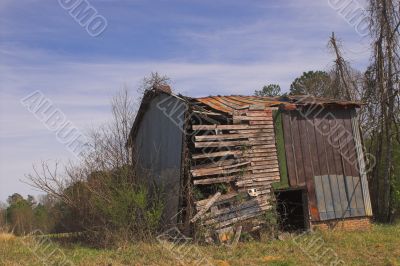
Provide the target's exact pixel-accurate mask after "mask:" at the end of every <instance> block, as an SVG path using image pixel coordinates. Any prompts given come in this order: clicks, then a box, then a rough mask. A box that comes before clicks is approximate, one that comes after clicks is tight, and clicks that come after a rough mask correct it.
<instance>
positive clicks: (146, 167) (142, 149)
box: [133, 94, 186, 224]
mask: <svg viewBox="0 0 400 266" xmlns="http://www.w3.org/2000/svg"><path fill="white" fill-rule="evenodd" d="M185 110H186V105H185V103H184V102H182V101H180V100H179V99H177V98H175V97H171V96H169V95H166V94H160V95H158V96H156V97H155V98H154V99H152V100H151V102H150V103H149V106H148V107H147V109H146V110H145V112H144V114H143V118H142V120H141V122H140V125H139V126H138V131H137V134H136V137H135V139H134V147H133V148H134V151H133V152H134V158H136V167H137V170H138V176H145V177H146V178H147V179H148V181H151V180H154V181H155V182H156V184H158V185H159V186H161V188H162V189H163V191H164V192H165V193H164V194H165V196H166V199H165V204H166V206H165V211H164V219H165V222H166V223H169V222H171V223H172V224H174V223H176V217H174V216H175V215H176V214H177V213H178V207H179V206H178V205H179V193H180V187H179V186H180V176H181V173H180V171H181V155H182V140H183V131H182V128H183V122H184V113H185ZM149 184H150V182H149ZM172 217H174V218H173V220H171V218H172Z"/></svg>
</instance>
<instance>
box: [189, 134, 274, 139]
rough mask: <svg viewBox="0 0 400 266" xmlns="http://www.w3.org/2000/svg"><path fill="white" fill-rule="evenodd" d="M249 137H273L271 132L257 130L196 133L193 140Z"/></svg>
mask: <svg viewBox="0 0 400 266" xmlns="http://www.w3.org/2000/svg"><path fill="white" fill-rule="evenodd" d="M250 137H253V138H254V137H274V134H273V133H265V132H257V133H242V134H219V135H198V136H195V137H194V138H195V141H205V140H224V139H244V138H250Z"/></svg>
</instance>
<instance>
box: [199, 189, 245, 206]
mask: <svg viewBox="0 0 400 266" xmlns="http://www.w3.org/2000/svg"><path fill="white" fill-rule="evenodd" d="M237 195H238V193H237V192H231V193H228V194H223V195H221V196H220V197H219V198H218V199H217V200H216V201H215V204H219V203H220V202H225V201H226V200H230V199H231V198H234V197H236V196H237ZM208 200H209V199H204V200H199V201H196V202H195V203H194V204H195V205H196V207H197V208H202V207H203V206H204V205H206V204H207V202H208Z"/></svg>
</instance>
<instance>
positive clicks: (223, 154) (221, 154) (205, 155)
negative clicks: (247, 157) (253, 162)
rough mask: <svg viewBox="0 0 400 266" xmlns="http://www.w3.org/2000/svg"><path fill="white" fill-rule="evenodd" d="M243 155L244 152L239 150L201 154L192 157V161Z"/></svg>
mask: <svg viewBox="0 0 400 266" xmlns="http://www.w3.org/2000/svg"><path fill="white" fill-rule="evenodd" d="M242 153H243V151H239V150H232V151H218V152H209V153H199V154H194V155H192V159H204V158H213V157H223V156H229V155H240V154H242Z"/></svg>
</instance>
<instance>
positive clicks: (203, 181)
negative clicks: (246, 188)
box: [193, 176, 237, 185]
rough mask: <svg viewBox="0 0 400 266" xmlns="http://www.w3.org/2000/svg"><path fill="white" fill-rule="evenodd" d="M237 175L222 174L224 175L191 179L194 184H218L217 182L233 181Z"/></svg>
mask: <svg viewBox="0 0 400 266" xmlns="http://www.w3.org/2000/svg"><path fill="white" fill-rule="evenodd" d="M236 179H237V176H224V177H215V178H207V179H196V180H194V181H193V184H195V185H210V184H218V183H228V182H232V181H235V180H236Z"/></svg>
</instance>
